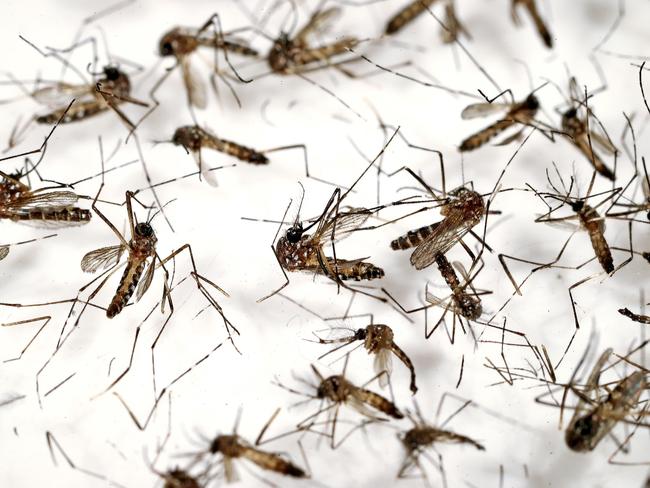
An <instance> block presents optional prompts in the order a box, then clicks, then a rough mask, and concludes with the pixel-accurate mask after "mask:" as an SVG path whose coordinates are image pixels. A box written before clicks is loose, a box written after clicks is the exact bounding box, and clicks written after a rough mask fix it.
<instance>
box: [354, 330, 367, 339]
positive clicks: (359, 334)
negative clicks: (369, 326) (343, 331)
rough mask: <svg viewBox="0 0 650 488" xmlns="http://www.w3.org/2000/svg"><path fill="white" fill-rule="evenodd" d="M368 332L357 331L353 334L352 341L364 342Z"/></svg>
mask: <svg viewBox="0 0 650 488" xmlns="http://www.w3.org/2000/svg"><path fill="white" fill-rule="evenodd" d="M367 333H368V331H367V330H366V329H357V331H356V332H355V333H354V339H355V340H357V341H365V340H366V335H367Z"/></svg>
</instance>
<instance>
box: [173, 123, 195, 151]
mask: <svg viewBox="0 0 650 488" xmlns="http://www.w3.org/2000/svg"><path fill="white" fill-rule="evenodd" d="M171 142H172V144H175V145H176V146H183V147H185V148H186V149H189V150H191V151H198V150H199V149H201V132H200V129H199V127H198V126H195V125H186V126H183V127H179V128H178V129H176V131H174V135H173V136H172V140H171Z"/></svg>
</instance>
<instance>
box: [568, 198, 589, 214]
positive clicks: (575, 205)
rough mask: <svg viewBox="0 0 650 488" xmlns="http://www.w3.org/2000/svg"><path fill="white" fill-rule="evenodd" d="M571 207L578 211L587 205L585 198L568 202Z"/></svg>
mask: <svg viewBox="0 0 650 488" xmlns="http://www.w3.org/2000/svg"><path fill="white" fill-rule="evenodd" d="M567 203H568V204H569V206H570V207H571V210H573V211H574V212H576V213H578V212H580V211H581V210H582V209H583V208H584V207H585V202H584V200H576V201H575V202H567Z"/></svg>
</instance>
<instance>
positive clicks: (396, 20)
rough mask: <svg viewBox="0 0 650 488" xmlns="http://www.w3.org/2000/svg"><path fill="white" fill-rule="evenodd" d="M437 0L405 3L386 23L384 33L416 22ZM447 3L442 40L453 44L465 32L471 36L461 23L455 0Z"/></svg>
mask: <svg viewBox="0 0 650 488" xmlns="http://www.w3.org/2000/svg"><path fill="white" fill-rule="evenodd" d="M435 2H436V0H415V1H411V2H410V3H409V4H407V5H405V6H404V7H403V8H402V9H401V10H399V11H398V12H397V13H395V14H394V15H393V16H392V17H391V18H390V19H389V20H388V22H387V23H386V28H385V29H384V34H386V35H392V34H396V33H397V32H399V31H401V30H402V29H404V28H405V27H406V26H407V25H409V24H411V23H412V22H414V21H415V20H416V19H417V18H418V17H419V16H420V15H422V14H423V13H424V12H426V11H429V9H430V7H431V6H432V5H433V4H434V3H435ZM444 4H445V23H444V25H443V30H442V33H441V35H442V40H443V42H444V43H446V44H451V43H453V42H455V41H456V40H457V39H458V36H459V35H460V34H461V33H463V34H465V35H466V36H467V37H469V33H468V32H467V29H465V27H464V26H463V25H462V24H461V23H460V21H459V20H458V17H457V16H456V9H455V7H454V0H444Z"/></svg>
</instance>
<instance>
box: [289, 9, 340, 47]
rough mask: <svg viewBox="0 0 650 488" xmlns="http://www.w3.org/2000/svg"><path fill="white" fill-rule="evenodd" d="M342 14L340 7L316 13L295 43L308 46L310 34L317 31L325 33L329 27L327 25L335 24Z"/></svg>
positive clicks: (296, 37) (297, 35)
mask: <svg viewBox="0 0 650 488" xmlns="http://www.w3.org/2000/svg"><path fill="white" fill-rule="evenodd" d="M340 14H341V9H340V8H338V7H330V8H328V9H325V10H320V11H317V12H315V13H314V15H312V16H311V18H310V19H309V22H307V24H306V25H305V26H304V27H303V28H302V29H300V31H299V32H298V33H297V34H296V35H295V37H294V42H298V43H301V44H305V45H306V44H307V36H309V34H311V33H312V32H316V31H320V32H323V31H324V30H325V29H326V27H327V25H326V24H329V23H331V22H333V21H334V20H335V19H336V18H337V17H338V16H339V15H340Z"/></svg>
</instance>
